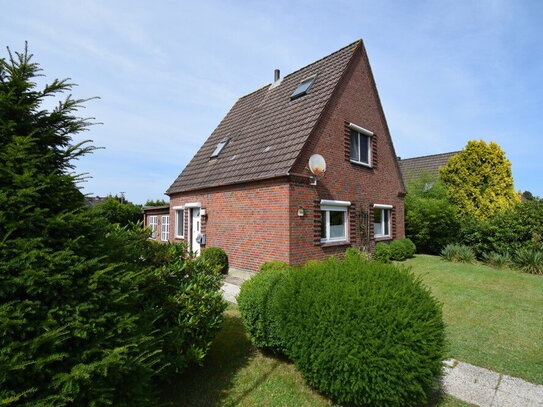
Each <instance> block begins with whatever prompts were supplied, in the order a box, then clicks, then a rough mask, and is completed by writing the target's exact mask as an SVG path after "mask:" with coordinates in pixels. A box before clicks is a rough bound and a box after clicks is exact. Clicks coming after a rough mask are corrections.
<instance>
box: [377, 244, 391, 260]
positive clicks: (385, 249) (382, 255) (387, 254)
mask: <svg viewBox="0 0 543 407" xmlns="http://www.w3.org/2000/svg"><path fill="white" fill-rule="evenodd" d="M373 256H374V258H375V260H377V261H380V262H383V263H389V262H390V260H391V257H392V250H390V245H389V244H387V243H385V242H379V243H377V244H376V245H375V249H374V254H373Z"/></svg>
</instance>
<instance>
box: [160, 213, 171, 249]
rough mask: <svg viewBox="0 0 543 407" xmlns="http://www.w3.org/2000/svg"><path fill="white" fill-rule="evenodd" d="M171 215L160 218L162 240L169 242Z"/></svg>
mask: <svg viewBox="0 0 543 407" xmlns="http://www.w3.org/2000/svg"><path fill="white" fill-rule="evenodd" d="M169 235H170V215H162V217H161V219H160V240H161V241H162V242H167V241H168V238H169V237H170V236H169Z"/></svg>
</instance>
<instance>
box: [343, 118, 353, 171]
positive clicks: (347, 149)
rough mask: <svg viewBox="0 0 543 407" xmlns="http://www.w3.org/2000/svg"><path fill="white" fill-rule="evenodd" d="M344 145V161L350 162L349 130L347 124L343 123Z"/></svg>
mask: <svg viewBox="0 0 543 407" xmlns="http://www.w3.org/2000/svg"><path fill="white" fill-rule="evenodd" d="M343 131H344V134H345V135H344V145H345V159H346V160H347V161H350V160H351V129H350V128H349V122H345V126H344V129H343Z"/></svg>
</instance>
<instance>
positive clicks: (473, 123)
mask: <svg viewBox="0 0 543 407" xmlns="http://www.w3.org/2000/svg"><path fill="white" fill-rule="evenodd" d="M0 5H1V6H2V7H1V8H2V14H1V15H0V38H1V39H2V44H1V45H3V46H6V45H7V46H10V47H11V48H12V49H13V50H21V49H22V48H23V47H24V41H25V40H27V41H28V42H29V47H30V51H31V52H32V53H33V54H34V55H35V61H36V62H39V63H40V64H41V66H42V68H43V69H44V73H45V74H46V75H47V78H48V79H53V78H57V77H58V78H65V77H70V78H72V79H73V81H74V82H75V83H78V84H79V86H78V87H77V88H75V90H74V96H75V97H81V98H84V97H90V96H100V98H101V99H99V100H94V101H91V102H89V103H87V105H86V106H87V108H86V109H85V110H84V111H83V112H82V114H83V115H85V116H93V117H96V119H97V121H99V122H102V123H103V124H102V125H99V126H94V127H93V128H92V129H91V131H90V132H89V133H86V134H85V135H84V136H85V137H88V138H91V139H93V140H94V144H95V145H98V146H102V147H105V149H103V150H99V151H97V152H95V153H94V154H92V155H90V156H88V157H86V158H84V159H82V160H81V161H80V162H79V163H78V167H77V168H78V171H80V172H89V173H90V175H91V176H92V179H90V180H89V181H88V182H87V183H85V185H84V191H85V192H86V193H90V194H93V195H101V196H102V195H105V194H108V193H112V194H115V193H119V192H125V193H126V197H127V198H128V199H129V200H131V201H133V202H135V203H143V202H144V201H145V200H146V199H147V198H162V197H164V195H163V193H164V191H165V190H166V189H167V187H168V186H169V185H170V184H171V182H172V181H173V180H174V179H175V177H176V176H177V175H178V173H179V172H180V171H181V170H182V169H183V167H184V166H185V165H186V164H187V162H188V161H189V160H190V159H191V157H192V156H193V154H194V153H195V152H196V151H197V149H198V148H199V146H200V145H201V144H202V143H203V142H204V140H205V139H206V138H207V137H208V135H209V134H210V133H211V132H212V131H213V129H214V128H215V126H216V125H217V124H218V123H219V122H220V120H221V119H222V117H223V116H224V115H225V114H226V113H227V112H228V110H229V109H230V107H231V106H232V105H233V103H234V102H235V101H236V100H237V99H238V98H239V97H240V96H242V95H245V94H247V93H249V92H251V91H253V90H255V89H258V88H260V87H262V86H263V85H265V84H267V83H269V82H270V81H271V80H272V78H273V70H274V68H280V69H281V73H282V75H285V74H288V73H289V72H292V71H294V70H296V69H298V68H300V67H302V66H304V65H306V64H308V63H311V62H313V61H314V60H317V59H319V58H321V57H323V56H325V55H327V54H329V53H331V52H333V51H335V50H336V49H339V48H341V47H343V46H344V45H347V44H349V43H351V42H353V41H354V40H356V39H358V38H363V39H364V42H365V46H366V49H367V52H368V55H369V58H370V63H371V65H372V69H373V73H374V76H375V79H376V82H377V87H378V89H379V93H380V96H381V101H382V103H383V107H384V110H385V114H386V117H387V120H388V124H389V127H390V130H391V133H392V138H393V140H394V144H395V147H396V152H397V154H398V155H400V156H401V157H413V156H418V155H425V154H435V153H440V152H446V151H453V150H459V149H462V148H463V147H464V146H465V144H466V142H467V141H468V140H471V139H484V140H487V141H491V140H492V141H496V142H497V143H498V144H500V145H501V146H502V148H503V149H504V150H505V151H506V153H507V157H508V158H509V159H510V160H511V162H512V163H513V174H514V177H515V186H516V188H517V189H522V190H530V191H532V192H533V193H534V194H536V195H540V196H542V195H543V181H542V179H541V175H542V174H543V159H541V152H542V151H543V137H542V130H543V24H541V22H542V21H543V3H541V2H539V1H533V2H528V1H508V2H507V1H490V0H489V1H460V0H455V1H371V2H370V1H322V2H321V1H283V0H274V1H263V2H251V1H244V2H241V1H239V2H236V1H217V2H214V1H190V2H189V1H154V2H149V1H137V0H131V1H60V0H59V1H48V2H45V1H37V0H36V1H24V0H23V1H17V2H14V1H11V0H9V1H7V0H1V1H0ZM1 55H2V56H5V55H6V53H5V51H1Z"/></svg>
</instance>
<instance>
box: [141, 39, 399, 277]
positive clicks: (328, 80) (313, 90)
mask: <svg viewBox="0 0 543 407" xmlns="http://www.w3.org/2000/svg"><path fill="white" fill-rule="evenodd" d="M314 154H320V155H321V156H322V157H324V159H325V161H326V168H327V169H326V172H325V175H324V176H320V177H316V176H314V175H313V174H312V173H311V172H310V171H309V170H308V160H309V158H310V157H312V156H313V155H314ZM166 194H167V195H169V197H170V207H169V219H166V218H165V216H168V215H160V216H161V218H162V219H163V220H162V225H164V222H167V225H168V226H167V227H166V228H164V226H162V228H163V229H162V231H163V233H168V234H169V240H170V241H186V242H188V244H189V245H190V247H191V249H192V250H194V251H199V250H200V249H201V248H204V247H212V246H217V247H221V248H222V249H224V250H225V251H226V253H227V254H228V257H229V260H230V265H231V266H232V267H236V268H239V269H244V270H252V271H255V270H258V267H259V265H260V264H262V263H264V262H268V261H273V260H278V261H284V262H286V263H288V264H291V265H295V264H301V263H304V262H305V261H307V260H309V259H325V258H327V257H329V256H331V255H342V254H343V253H344V251H345V250H346V249H347V248H348V247H361V246H365V247H368V248H370V249H372V248H373V246H374V245H375V243H376V242H378V241H391V240H393V239H400V238H403V237H404V207H403V199H404V195H405V188H404V185H403V181H402V177H401V174H400V169H399V167H398V162H397V160H396V154H395V151H394V146H393V144H392V140H391V137H390V134H389V131H388V126H387V123H386V120H385V115H384V112H383V109H382V107H381V102H380V100H379V95H378V93H377V88H376V86H375V82H374V78H373V75H372V72H371V68H370V64H369V61H368V57H367V55H366V51H365V49H364V45H363V43H362V41H361V40H359V41H356V42H354V43H352V44H350V45H348V46H346V47H344V48H342V49H340V50H338V51H336V52H334V53H332V54H330V55H328V56H326V57H324V58H322V59H320V60H318V61H316V62H314V63H312V64H310V65H307V66H306V67H304V68H301V69H299V70H297V71H295V72H293V73H291V74H289V75H287V76H285V77H283V78H281V77H280V75H279V72H278V70H276V71H275V78H274V81H273V82H272V83H271V84H269V85H266V86H264V87H262V88H260V89H258V90H256V91H254V92H252V93H250V94H248V95H246V96H243V97H242V98H240V99H239V100H238V101H237V102H236V103H235V104H234V106H233V107H232V108H231V110H230V111H229V112H228V114H227V115H226V116H225V117H224V119H223V120H222V121H221V123H220V124H219V125H218V126H217V128H216V129H215V130H214V131H213V133H212V134H211V135H210V136H209V138H208V139H207V140H206V142H205V143H204V144H203V146H202V147H201V148H200V149H199V151H198V152H197V153H196V155H195V156H194V157H193V158H192V160H191V161H190V162H189V163H188V165H187V166H186V167H185V169H184V170H183V171H182V172H181V174H180V175H179V176H178V177H177V179H175V181H174V182H173V183H172V184H171V186H170V187H169V188H168V190H167V191H166ZM153 216H155V215H153ZM153 219H154V218H153ZM170 219H171V221H170ZM149 220H150V219H149ZM147 224H148V223H147ZM157 227H158V226H157ZM165 231H167V232H165ZM157 238H158V234H157Z"/></svg>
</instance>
